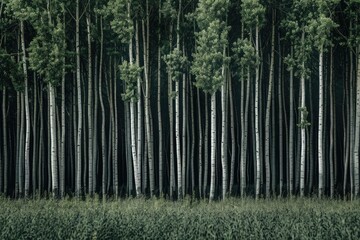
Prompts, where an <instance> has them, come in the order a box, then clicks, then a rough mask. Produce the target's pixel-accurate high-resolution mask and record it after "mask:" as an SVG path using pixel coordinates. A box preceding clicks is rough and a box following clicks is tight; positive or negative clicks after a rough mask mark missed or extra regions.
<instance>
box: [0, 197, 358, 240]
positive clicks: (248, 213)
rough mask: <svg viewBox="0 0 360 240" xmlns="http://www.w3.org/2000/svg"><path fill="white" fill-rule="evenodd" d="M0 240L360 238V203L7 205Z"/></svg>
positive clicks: (1, 213) (1, 212) (0, 212)
mask: <svg viewBox="0 0 360 240" xmlns="http://www.w3.org/2000/svg"><path fill="white" fill-rule="evenodd" d="M0 239H360V202H359V201H353V202H344V201H336V200H318V199H280V200H258V201H255V200H253V199H245V200H241V199H228V200H226V201H223V202H213V203H208V202H207V201H192V200H190V199H186V200H183V201H181V202H180V201H178V202H171V201H166V200H162V199H158V200H157V199H150V200H145V199H126V200H119V201H114V200H112V201H107V202H102V201H101V200H99V199H98V198H95V199H87V200H85V201H79V200H70V199H68V200H61V201H56V200H42V199H40V200H8V199H1V200H0Z"/></svg>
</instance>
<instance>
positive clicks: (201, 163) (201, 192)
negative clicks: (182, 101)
mask: <svg viewBox="0 0 360 240" xmlns="http://www.w3.org/2000/svg"><path fill="white" fill-rule="evenodd" d="M196 95H197V107H198V108H197V109H198V121H199V122H198V127H199V145H198V148H199V159H198V161H199V170H198V174H199V183H198V184H199V196H200V198H201V197H202V196H203V189H202V181H203V179H202V176H203V174H202V172H203V156H202V155H203V151H202V150H203V131H202V123H201V117H202V116H201V103H200V91H199V88H197V90H196Z"/></svg>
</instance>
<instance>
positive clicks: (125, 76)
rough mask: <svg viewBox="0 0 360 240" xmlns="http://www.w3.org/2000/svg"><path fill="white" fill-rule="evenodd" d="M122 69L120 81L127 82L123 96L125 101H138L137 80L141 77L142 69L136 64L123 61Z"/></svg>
mask: <svg viewBox="0 0 360 240" xmlns="http://www.w3.org/2000/svg"><path fill="white" fill-rule="evenodd" d="M119 67H120V79H121V80H123V81H124V82H125V93H123V94H122V95H121V96H122V98H123V100H124V101H135V102H136V101H137V99H138V94H137V92H138V91H137V90H138V89H137V80H138V78H139V77H140V73H141V71H142V68H141V67H139V66H137V65H136V64H131V63H128V62H127V61H123V62H122V64H121V65H120V66H119Z"/></svg>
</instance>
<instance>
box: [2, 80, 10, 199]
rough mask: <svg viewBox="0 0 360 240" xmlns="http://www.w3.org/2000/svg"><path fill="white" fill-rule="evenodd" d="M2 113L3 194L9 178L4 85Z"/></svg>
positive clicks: (6, 188)
mask: <svg viewBox="0 0 360 240" xmlns="http://www.w3.org/2000/svg"><path fill="white" fill-rule="evenodd" d="M2 115H3V122H2V126H3V144H2V145H3V152H4V155H3V156H4V157H3V162H4V194H5V195H6V194H7V193H8V180H9V173H8V172H9V165H8V164H9V156H8V136H7V112H6V87H3V92H2Z"/></svg>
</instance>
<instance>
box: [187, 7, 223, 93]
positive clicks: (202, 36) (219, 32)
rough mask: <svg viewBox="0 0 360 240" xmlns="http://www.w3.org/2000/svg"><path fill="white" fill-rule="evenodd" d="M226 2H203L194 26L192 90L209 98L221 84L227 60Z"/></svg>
mask: <svg viewBox="0 0 360 240" xmlns="http://www.w3.org/2000/svg"><path fill="white" fill-rule="evenodd" d="M228 5H229V1H227V0H202V1H199V4H198V7H197V9H196V13H197V14H196V22H197V24H198V26H199V28H200V31H199V32H197V33H195V35H196V50H195V53H194V55H193V57H194V61H193V65H192V67H191V72H192V73H193V74H194V75H195V78H196V82H195V86H196V87H198V88H201V89H202V90H203V91H204V92H208V93H210V94H212V93H214V92H216V91H217V90H218V89H219V88H220V87H221V85H222V83H223V76H222V73H221V70H222V67H223V66H224V65H227V64H228V62H229V60H230V59H229V58H228V57H226V56H225V55H224V53H223V51H224V49H225V48H226V47H227V45H228V39H227V36H228V31H229V28H228V27H227V25H226V21H224V20H223V19H224V17H226V15H227V7H228Z"/></svg>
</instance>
